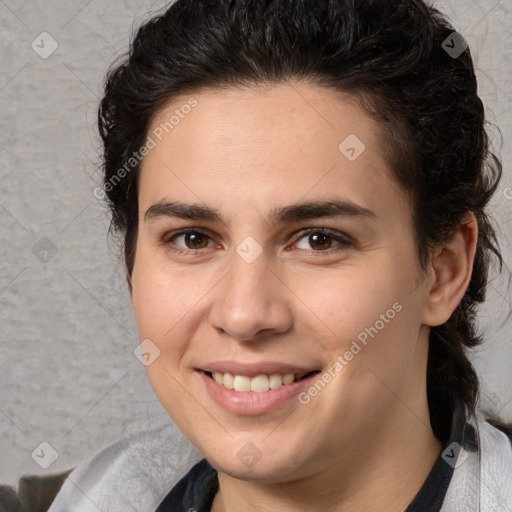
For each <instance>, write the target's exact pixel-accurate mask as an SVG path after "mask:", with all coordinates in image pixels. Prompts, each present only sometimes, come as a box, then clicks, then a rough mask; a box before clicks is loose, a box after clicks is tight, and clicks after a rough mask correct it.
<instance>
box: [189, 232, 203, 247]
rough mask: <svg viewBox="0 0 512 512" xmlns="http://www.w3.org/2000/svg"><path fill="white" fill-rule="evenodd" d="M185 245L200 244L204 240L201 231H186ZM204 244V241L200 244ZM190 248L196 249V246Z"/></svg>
mask: <svg viewBox="0 0 512 512" xmlns="http://www.w3.org/2000/svg"><path fill="white" fill-rule="evenodd" d="M186 240H187V245H194V244H196V245H201V242H204V240H203V235H202V234H201V233H187V235H186ZM202 245H203V246H204V243H203V244H202ZM190 248H191V249H197V247H190Z"/></svg>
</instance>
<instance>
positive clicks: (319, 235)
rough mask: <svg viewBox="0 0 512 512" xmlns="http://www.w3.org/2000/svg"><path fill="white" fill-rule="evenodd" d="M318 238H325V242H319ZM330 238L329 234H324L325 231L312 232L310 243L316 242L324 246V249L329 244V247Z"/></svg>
mask: <svg viewBox="0 0 512 512" xmlns="http://www.w3.org/2000/svg"><path fill="white" fill-rule="evenodd" d="M318 239H320V240H323V243H322V242H318ZM328 240H329V235H325V234H323V233H313V234H311V235H310V236H309V241H310V244H311V245H312V246H314V245H315V244H316V245H320V246H322V247H321V248H322V249H325V248H326V247H325V246H326V245H327V248H328V247H329V242H328Z"/></svg>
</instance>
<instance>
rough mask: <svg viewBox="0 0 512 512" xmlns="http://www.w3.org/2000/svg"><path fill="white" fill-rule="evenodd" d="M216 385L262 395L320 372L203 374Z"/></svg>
mask: <svg viewBox="0 0 512 512" xmlns="http://www.w3.org/2000/svg"><path fill="white" fill-rule="evenodd" d="M204 373H205V374H206V375H208V377H210V378H211V379H212V380H214V381H215V382H216V383H217V384H219V385H221V386H223V387H225V388H226V389H231V390H234V391H252V392H254V393H264V392H266V391H269V390H274V389H279V388H280V387H281V386H289V385H290V384H293V383H294V382H299V381H301V380H304V379H307V378H308V377H310V376H311V375H314V374H316V373H320V370H312V371H310V372H306V373H286V374H279V373H272V374H264V373H263V374H261V375H256V376H255V377H248V376H246V375H233V374H232V373H228V372H226V373H222V372H207V371H205V372H204Z"/></svg>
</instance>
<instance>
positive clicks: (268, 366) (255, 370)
mask: <svg viewBox="0 0 512 512" xmlns="http://www.w3.org/2000/svg"><path fill="white" fill-rule="evenodd" d="M200 369H201V370H202V371H204V372H220V373H231V374H233V375H245V376H247V377H256V376H257V375H262V374H266V375H272V374H273V373H278V374H280V375H286V374H287V373H309V372H312V371H317V370H319V368H315V367H312V366H306V365H301V364H298V365H296V364H289V363H279V362H276V361H261V362H259V363H241V362H237V361H215V362H212V363H208V364H206V365H204V366H201V368H200Z"/></svg>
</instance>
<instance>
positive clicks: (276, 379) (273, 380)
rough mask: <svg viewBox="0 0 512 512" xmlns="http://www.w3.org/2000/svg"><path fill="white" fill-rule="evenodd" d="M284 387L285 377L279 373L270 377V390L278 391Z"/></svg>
mask: <svg viewBox="0 0 512 512" xmlns="http://www.w3.org/2000/svg"><path fill="white" fill-rule="evenodd" d="M282 385H283V376H282V375H279V374H277V373H274V374H272V375H271V376H270V379H269V387H270V389H277V388H280V387H281V386H282Z"/></svg>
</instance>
